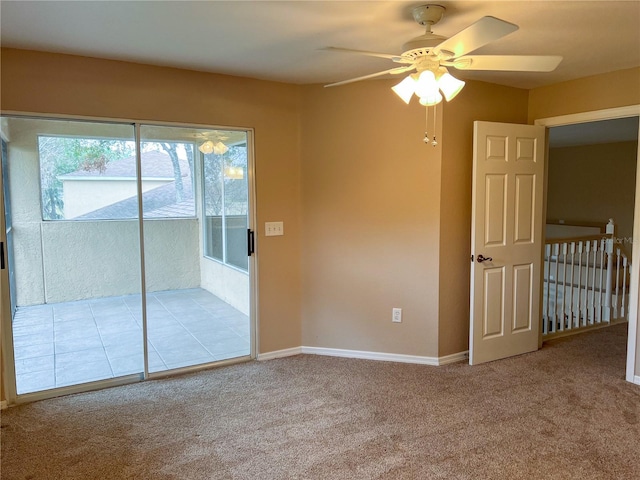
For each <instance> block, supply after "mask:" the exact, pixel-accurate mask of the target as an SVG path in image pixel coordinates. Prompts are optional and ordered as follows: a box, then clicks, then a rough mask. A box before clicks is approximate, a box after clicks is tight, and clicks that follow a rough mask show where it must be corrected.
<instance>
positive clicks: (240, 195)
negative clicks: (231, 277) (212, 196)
mask: <svg viewBox="0 0 640 480" xmlns="http://www.w3.org/2000/svg"><path fill="white" fill-rule="evenodd" d="M222 160H223V177H224V214H225V234H226V235H225V246H226V254H227V255H226V259H225V263H227V264H229V265H233V266H234V267H238V268H240V269H242V270H247V269H248V266H249V257H248V256H247V226H248V222H247V214H248V210H249V195H248V192H249V190H248V186H247V185H248V184H247V144H246V140H245V141H244V143H239V144H236V145H233V146H231V147H229V150H228V151H227V152H226V153H225V154H224V155H223V157H222Z"/></svg>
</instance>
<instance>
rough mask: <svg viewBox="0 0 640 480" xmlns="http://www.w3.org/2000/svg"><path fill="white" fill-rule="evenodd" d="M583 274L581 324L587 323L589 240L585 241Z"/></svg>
mask: <svg viewBox="0 0 640 480" xmlns="http://www.w3.org/2000/svg"><path fill="white" fill-rule="evenodd" d="M584 246H585V257H586V258H585V275H584V304H583V308H582V314H583V319H582V323H583V325H587V323H589V260H590V257H591V242H589V241H587V242H585V245H584Z"/></svg>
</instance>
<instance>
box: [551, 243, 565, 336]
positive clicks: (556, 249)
mask: <svg viewBox="0 0 640 480" xmlns="http://www.w3.org/2000/svg"><path fill="white" fill-rule="evenodd" d="M559 246H560V245H559V244H557V243H554V244H553V245H552V252H553V256H554V257H555V262H554V265H553V315H552V317H551V318H552V320H553V331H554V332H555V331H556V330H557V328H558V252H559V250H560V249H559ZM560 330H564V329H563V328H560Z"/></svg>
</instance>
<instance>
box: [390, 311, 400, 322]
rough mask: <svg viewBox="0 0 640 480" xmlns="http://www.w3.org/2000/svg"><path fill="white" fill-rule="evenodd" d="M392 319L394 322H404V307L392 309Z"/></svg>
mask: <svg viewBox="0 0 640 480" xmlns="http://www.w3.org/2000/svg"><path fill="white" fill-rule="evenodd" d="M391 321H392V322H394V323H400V322H402V309H401V308H394V309H393V310H392V311H391Z"/></svg>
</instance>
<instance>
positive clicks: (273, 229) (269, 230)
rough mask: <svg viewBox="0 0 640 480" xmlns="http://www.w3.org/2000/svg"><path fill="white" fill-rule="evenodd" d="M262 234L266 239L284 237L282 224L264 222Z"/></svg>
mask: <svg viewBox="0 0 640 480" xmlns="http://www.w3.org/2000/svg"><path fill="white" fill-rule="evenodd" d="M264 234H265V236H267V237H274V236H276V235H284V222H265V224H264Z"/></svg>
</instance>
